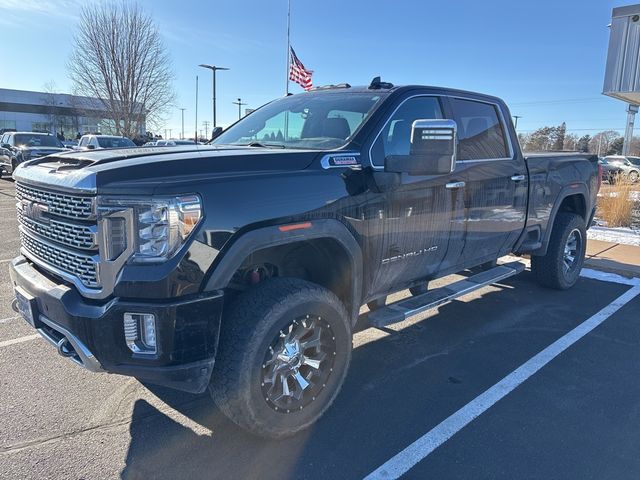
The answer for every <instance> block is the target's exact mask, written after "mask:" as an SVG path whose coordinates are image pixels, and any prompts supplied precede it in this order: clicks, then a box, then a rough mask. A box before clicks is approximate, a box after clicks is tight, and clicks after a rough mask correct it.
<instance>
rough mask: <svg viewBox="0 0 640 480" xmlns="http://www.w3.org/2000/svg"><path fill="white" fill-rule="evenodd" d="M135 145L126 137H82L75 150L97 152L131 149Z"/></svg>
mask: <svg viewBox="0 0 640 480" xmlns="http://www.w3.org/2000/svg"><path fill="white" fill-rule="evenodd" d="M135 146H136V144H135V143H133V142H132V141H131V140H129V139H128V138H127V137H118V136H116V135H83V136H82V138H80V142H79V143H78V146H77V147H76V150H97V149H101V148H132V147H135Z"/></svg>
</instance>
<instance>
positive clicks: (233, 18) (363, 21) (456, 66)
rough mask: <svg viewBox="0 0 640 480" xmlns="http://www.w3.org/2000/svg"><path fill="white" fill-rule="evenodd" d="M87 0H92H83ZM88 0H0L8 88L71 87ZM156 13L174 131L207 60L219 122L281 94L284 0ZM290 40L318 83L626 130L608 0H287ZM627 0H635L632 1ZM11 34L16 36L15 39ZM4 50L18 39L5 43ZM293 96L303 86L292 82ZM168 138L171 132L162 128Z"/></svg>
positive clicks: (148, 4) (203, 87)
mask: <svg viewBox="0 0 640 480" xmlns="http://www.w3.org/2000/svg"><path fill="white" fill-rule="evenodd" d="M86 1H90V0H86ZM82 3H83V2H81V1H79V0H59V1H56V0H49V1H43V0H0V31H1V32H2V38H3V44H4V45H5V48H3V49H2V52H3V55H2V57H3V60H2V65H3V66H2V68H1V69H0V87H4V88H15V89H24V90H41V89H42V88H43V85H44V84H45V83H47V82H49V81H52V80H53V81H55V83H56V85H57V87H58V89H59V90H60V91H65V92H66V91H70V90H71V84H70V82H69V80H68V78H67V71H66V66H65V65H66V62H67V59H68V58H69V55H70V53H71V49H72V45H73V44H72V39H73V31H74V28H75V25H76V22H77V14H78V11H79V8H80V5H82ZM140 3H141V4H142V5H143V6H144V7H145V8H146V9H147V10H148V11H149V12H150V13H151V14H152V15H153V17H154V18H155V20H156V22H157V23H158V25H159V27H160V31H161V33H162V34H163V36H164V39H165V42H166V44H167V47H168V48H169V51H170V53H171V56H172V59H173V68H174V71H175V90H176V93H177V105H176V108H175V109H174V110H173V112H172V115H171V116H170V118H169V119H168V121H167V125H166V127H167V128H171V129H172V131H173V136H178V135H179V130H180V111H179V110H178V109H177V107H185V108H186V109H187V110H186V111H185V133H186V134H187V133H190V132H192V131H193V129H194V106H195V77H196V75H199V77H200V98H199V111H198V120H199V124H200V125H199V128H202V121H203V120H209V121H211V116H212V115H211V72H209V71H205V70H203V69H201V68H198V67H197V65H198V64H200V63H210V64H216V65H221V66H225V67H229V68H231V70H230V71H228V72H219V73H218V76H217V79H218V124H222V125H225V124H229V123H231V122H232V121H234V120H235V119H236V118H237V111H238V110H237V106H235V105H233V104H232V103H231V102H233V101H235V99H236V98H238V97H241V98H242V101H243V102H247V103H248V106H249V107H258V106H260V105H262V104H263V103H265V102H267V101H269V100H271V99H273V98H275V97H278V96H280V95H282V94H283V92H284V86H285V79H286V76H285V75H286V73H285V62H286V8H287V7H286V0H268V1H264V0H262V1H259V0H234V1H214V0H210V1H192V0H181V1H179V2H178V1H175V0H173V1H169V0H153V1H152V0H141V2H140ZM291 3H292V11H291V14H292V24H291V39H292V45H293V47H294V48H295V49H296V53H297V54H298V56H299V57H300V59H301V60H302V61H303V62H304V63H305V65H306V66H307V67H308V68H310V69H312V70H314V72H315V74H314V77H313V81H314V84H316V85H322V84H328V83H341V82H348V83H350V84H352V85H359V84H368V83H369V81H370V80H371V78H372V77H374V76H376V75H381V76H382V78H383V79H384V80H387V81H391V82H393V83H395V84H398V85H399V84H426V85H442V86H449V87H455V88H462V89H468V90H477V91H481V92H484V93H490V94H493V95H497V96H500V97H502V98H504V99H505V100H506V101H507V102H508V103H509V105H510V107H511V111H512V113H513V114H514V115H521V116H522V117H523V118H521V119H520V121H519V125H518V130H519V131H530V130H533V129H535V128H537V127H540V126H543V125H553V124H559V123H561V122H562V121H566V122H567V128H568V130H569V131H571V132H573V133H577V134H580V135H582V134H584V133H588V132H589V131H590V130H594V131H599V130H604V129H610V128H614V129H622V128H623V127H624V124H625V117H626V114H625V104H624V103H623V102H620V101H617V100H613V99H609V98H607V97H604V96H603V95H602V94H601V92H602V83H603V77H604V64H605V59H606V52H607V42H608V37H609V30H608V28H607V24H608V23H609V22H610V18H611V9H612V8H613V7H615V6H619V5H623V4H625V3H620V2H613V1H609V0H597V1H596V0H589V1H577V0H569V1H562V0H555V1H548V0H529V1H513V0H510V1H506V0H499V1H490V0H487V1H477V0H458V1H454V0H451V1H448V2H442V1H430V0H426V1H425V0H422V1H418V0H395V1H393V2H372V1H370V0H369V1H361V0H357V1H347V0H323V1H309V0H292V1H291ZM628 3H631V2H628ZM7 42H8V43H7ZM7 46H10V48H6V47H7ZM291 91H293V92H299V91H302V90H301V89H300V87H298V86H297V85H293V84H292V85H291ZM161 133H164V132H161Z"/></svg>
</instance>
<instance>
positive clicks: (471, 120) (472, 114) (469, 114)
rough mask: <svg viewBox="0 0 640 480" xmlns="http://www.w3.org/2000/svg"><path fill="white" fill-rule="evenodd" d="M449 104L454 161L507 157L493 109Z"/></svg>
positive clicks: (463, 102) (455, 100)
mask: <svg viewBox="0 0 640 480" xmlns="http://www.w3.org/2000/svg"><path fill="white" fill-rule="evenodd" d="M451 104H452V107H453V117H454V120H455V121H456V123H457V124H458V160H482V159H490V158H508V157H510V155H509V153H508V151H507V143H506V141H505V133H504V128H503V125H502V122H500V120H499V116H498V111H497V109H496V106H495V105H492V104H489V103H482V102H475V101H473V100H461V99H459V98H452V99H451Z"/></svg>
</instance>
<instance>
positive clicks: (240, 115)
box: [231, 98, 248, 120]
mask: <svg viewBox="0 0 640 480" xmlns="http://www.w3.org/2000/svg"><path fill="white" fill-rule="evenodd" d="M231 103H233V104H234V105H238V120H240V119H241V118H242V106H243V105H248V104H247V103H242V99H241V98H238V101H237V102H231Z"/></svg>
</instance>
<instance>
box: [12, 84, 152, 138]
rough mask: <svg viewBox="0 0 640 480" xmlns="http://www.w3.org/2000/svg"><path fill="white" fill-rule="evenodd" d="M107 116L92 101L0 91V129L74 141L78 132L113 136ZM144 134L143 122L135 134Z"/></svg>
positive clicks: (63, 94)
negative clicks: (50, 135) (63, 137)
mask: <svg viewBox="0 0 640 480" xmlns="http://www.w3.org/2000/svg"><path fill="white" fill-rule="evenodd" d="M107 117H108V115H107V114H106V112H105V110H104V107H103V106H102V102H101V101H100V100H98V99H96V98H90V97H82V96H78V95H68V94H65V93H48V92H30V91H26V90H10V89H6V88H0V130H2V129H13V130H17V131H22V132H32V131H33V132H50V133H53V134H57V133H59V132H62V133H63V134H64V135H65V137H66V138H75V137H76V135H77V134H78V133H80V134H85V133H102V134H105V135H110V134H115V133H116V132H115V128H113V127H114V125H113V122H112V121H110V120H108V119H107ZM145 132H146V129H145V123H144V121H143V122H142V123H141V125H140V126H139V133H140V135H144V134H145Z"/></svg>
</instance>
